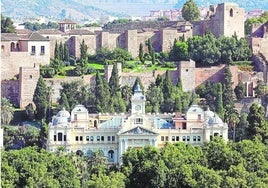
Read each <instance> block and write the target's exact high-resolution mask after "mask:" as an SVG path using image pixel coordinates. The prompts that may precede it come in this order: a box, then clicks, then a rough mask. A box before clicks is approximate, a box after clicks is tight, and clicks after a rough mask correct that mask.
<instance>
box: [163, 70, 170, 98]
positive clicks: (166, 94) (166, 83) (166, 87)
mask: <svg viewBox="0 0 268 188" xmlns="http://www.w3.org/2000/svg"><path fill="white" fill-rule="evenodd" d="M172 91H173V85H172V82H171V79H170V73H169V71H166V76H165V79H164V81H163V86H162V92H163V94H164V99H168V98H172Z"/></svg>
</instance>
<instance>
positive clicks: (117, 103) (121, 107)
mask: <svg viewBox="0 0 268 188" xmlns="http://www.w3.org/2000/svg"><path fill="white" fill-rule="evenodd" d="M109 88H110V94H111V106H112V107H113V108H112V109H111V110H112V111H114V112H118V113H119V112H125V111H126V104H125V102H124V100H123V99H122V95H121V91H120V85H119V75H118V68H117V64H114V66H113V70H112V74H111V77H110V80H109Z"/></svg>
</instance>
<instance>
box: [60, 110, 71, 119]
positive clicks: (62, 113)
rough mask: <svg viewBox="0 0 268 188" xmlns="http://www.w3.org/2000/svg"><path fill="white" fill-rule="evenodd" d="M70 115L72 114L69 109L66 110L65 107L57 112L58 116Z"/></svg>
mask: <svg viewBox="0 0 268 188" xmlns="http://www.w3.org/2000/svg"><path fill="white" fill-rule="evenodd" d="M70 116H71V115H70V113H69V112H68V111H67V110H65V108H63V109H62V110H61V111H59V112H58V113H57V117H67V118H69V117H70Z"/></svg>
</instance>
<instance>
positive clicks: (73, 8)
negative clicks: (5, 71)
mask: <svg viewBox="0 0 268 188" xmlns="http://www.w3.org/2000/svg"><path fill="white" fill-rule="evenodd" d="M227 1H230V0H195V2H196V3H197V4H198V6H200V7H209V5H211V4H219V3H222V2H227ZM185 2H186V0H135V1H134V0H97V1H96V0H16V1H13V0H5V1H2V2H1V8H2V14H4V15H5V16H9V17H11V18H13V19H18V18H20V19H23V18H32V17H37V16H46V17H50V18H57V19H60V18H63V17H66V18H71V19H73V20H81V19H89V20H96V19H97V20H99V19H106V20H107V16H116V17H125V16H144V15H149V11H150V10H160V9H162V10H167V9H175V8H177V9H179V8H181V7H182V6H183V4H184V3H185ZM233 2H235V3H237V4H239V5H240V6H241V7H243V8H245V9H246V10H252V9H263V10H268V3H267V0H256V1H251V0H244V1H239V0H233ZM18 5H19V6H18Z"/></svg>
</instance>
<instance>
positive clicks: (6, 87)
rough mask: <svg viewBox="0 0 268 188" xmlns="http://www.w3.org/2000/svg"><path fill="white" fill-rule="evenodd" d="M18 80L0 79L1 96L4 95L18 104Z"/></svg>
mask: <svg viewBox="0 0 268 188" xmlns="http://www.w3.org/2000/svg"><path fill="white" fill-rule="evenodd" d="M19 94H20V90H19V80H2V81H1V97H5V98H7V99H9V100H10V101H11V103H13V104H15V105H17V106H19Z"/></svg>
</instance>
